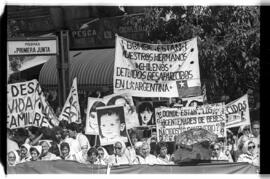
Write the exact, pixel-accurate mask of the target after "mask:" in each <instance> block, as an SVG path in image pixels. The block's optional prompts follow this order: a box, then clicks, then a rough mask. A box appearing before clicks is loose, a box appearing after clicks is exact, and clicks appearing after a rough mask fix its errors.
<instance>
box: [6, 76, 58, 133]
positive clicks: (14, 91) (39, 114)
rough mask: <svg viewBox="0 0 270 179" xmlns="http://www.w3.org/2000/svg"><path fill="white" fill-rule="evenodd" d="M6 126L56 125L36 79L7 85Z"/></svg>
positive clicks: (11, 127)
mask: <svg viewBox="0 0 270 179" xmlns="http://www.w3.org/2000/svg"><path fill="white" fill-rule="evenodd" d="M7 97H8V105H7V114H8V115H7V127H8V128H10V129H14V128H20V127H28V126H37V127H52V126H53V125H58V124H57V122H58V120H57V119H56V117H55V115H54V112H53V111H52V109H51V108H50V106H49V104H48V102H47V101H46V99H45V97H44V95H43V92H42V90H41V88H40V86H39V83H38V81H37V80H31V81H26V82H21V83H14V84H9V85H8V94H7Z"/></svg>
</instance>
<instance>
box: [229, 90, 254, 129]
mask: <svg viewBox="0 0 270 179" xmlns="http://www.w3.org/2000/svg"><path fill="white" fill-rule="evenodd" d="M226 114H227V122H226V127H227V128H231V127H239V126H244V125H250V116H249V105H248V95H247V94H245V95H244V96H242V97H240V98H238V99H236V100H234V101H232V102H230V103H228V104H226Z"/></svg>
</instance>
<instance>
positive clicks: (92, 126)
mask: <svg viewBox="0 0 270 179" xmlns="http://www.w3.org/2000/svg"><path fill="white" fill-rule="evenodd" d="M102 106H106V103H105V102H104V100H103V99H102V98H92V97H88V102H87V112H86V125H85V134H89V135H98V134H99V132H98V122H97V111H96V108H97V107H102Z"/></svg>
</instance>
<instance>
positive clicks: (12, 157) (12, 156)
mask: <svg viewBox="0 0 270 179" xmlns="http://www.w3.org/2000/svg"><path fill="white" fill-rule="evenodd" d="M18 163H20V156H19V154H18V151H17V150H12V151H9V152H8V154H7V164H8V166H15V165H16V164H18Z"/></svg>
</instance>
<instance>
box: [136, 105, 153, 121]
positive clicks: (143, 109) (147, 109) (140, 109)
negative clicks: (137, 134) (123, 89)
mask: <svg viewBox="0 0 270 179" xmlns="http://www.w3.org/2000/svg"><path fill="white" fill-rule="evenodd" d="M136 108H137V113H138V118H139V123H140V126H154V125H156V122H155V117H154V115H155V108H154V105H153V102H152V101H138V102H137V104H136Z"/></svg>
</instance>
